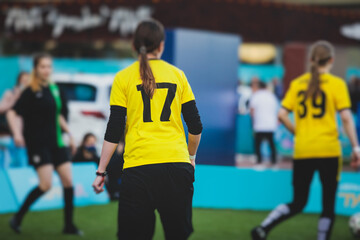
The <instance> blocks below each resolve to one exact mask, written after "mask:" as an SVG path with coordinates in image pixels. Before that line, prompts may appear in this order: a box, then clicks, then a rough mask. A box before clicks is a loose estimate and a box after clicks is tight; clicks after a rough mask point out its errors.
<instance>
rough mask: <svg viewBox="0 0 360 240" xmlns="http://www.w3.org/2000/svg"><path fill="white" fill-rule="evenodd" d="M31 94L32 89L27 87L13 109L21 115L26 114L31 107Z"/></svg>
mask: <svg viewBox="0 0 360 240" xmlns="http://www.w3.org/2000/svg"><path fill="white" fill-rule="evenodd" d="M30 94H31V89H30V88H27V89H25V90H24V91H23V92H22V93H21V95H20V97H19V99H18V100H17V101H16V103H15V105H14V106H13V107H12V109H13V110H14V111H15V112H16V113H17V114H18V115H20V116H24V115H26V113H27V110H28V109H29V104H31V103H30Z"/></svg>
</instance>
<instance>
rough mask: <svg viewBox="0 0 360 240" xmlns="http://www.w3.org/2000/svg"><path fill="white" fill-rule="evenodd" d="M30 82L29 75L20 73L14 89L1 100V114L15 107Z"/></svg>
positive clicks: (7, 92)
mask: <svg viewBox="0 0 360 240" xmlns="http://www.w3.org/2000/svg"><path fill="white" fill-rule="evenodd" d="M29 81H30V79H29V73H27V72H20V73H19V75H18V77H17V80H16V85H15V87H14V89H13V90H8V91H6V92H5V93H4V95H3V97H2V99H1V100H0V114H4V113H5V112H6V111H7V110H9V109H11V108H12V106H14V104H15V102H16V100H17V99H18V98H19V96H20V95H21V92H22V91H23V90H24V89H25V88H26V87H27V86H28V85H29Z"/></svg>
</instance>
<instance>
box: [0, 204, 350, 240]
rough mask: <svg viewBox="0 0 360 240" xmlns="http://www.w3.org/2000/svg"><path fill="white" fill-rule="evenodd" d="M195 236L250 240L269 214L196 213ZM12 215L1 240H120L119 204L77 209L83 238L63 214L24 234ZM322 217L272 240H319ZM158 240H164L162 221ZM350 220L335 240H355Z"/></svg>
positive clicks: (290, 224) (36, 216)
mask: <svg viewBox="0 0 360 240" xmlns="http://www.w3.org/2000/svg"><path fill="white" fill-rule="evenodd" d="M193 213H194V215H193V223H194V229H195V232H194V233H193V234H192V236H191V237H190V240H213V239H214V240H215V239H216V240H235V239H236V240H250V234H249V231H250V230H251V229H252V227H254V226H255V225H257V224H259V223H260V222H261V221H262V220H263V218H264V217H265V216H266V215H267V214H268V212H253V211H235V210H213V209H194V211H193ZM10 217H11V214H3V215H0V239H1V240H60V239H62V240H65V239H69V240H76V239H89V240H116V236H115V234H116V224H117V220H116V219H117V202H112V203H110V204H108V205H99V206H89V207H81V208H77V209H76V211H75V221H76V223H77V225H78V227H79V228H80V229H82V230H83V231H84V233H85V235H84V236H83V237H74V236H64V235H62V234H61V231H62V226H63V215H62V210H52V211H42V212H30V213H29V214H28V215H27V216H26V217H25V219H24V222H23V225H22V234H20V235H19V234H16V233H14V232H13V231H12V230H11V229H10V228H9V227H8V220H9V218H10ZM317 220H318V215H312V214H300V215H298V216H296V217H294V218H292V219H290V220H289V221H287V222H285V223H283V224H281V225H280V226H279V227H278V228H276V229H275V230H274V231H273V232H271V234H270V236H269V238H268V240H316V232H317ZM154 239H155V240H160V239H164V235H163V230H162V226H161V223H160V221H159V218H157V222H156V231H155V236H154ZM353 239H354V238H353V237H352V236H351V234H350V231H349V227H348V217H342V216H338V217H337V219H336V223H335V226H334V230H333V235H332V240H353Z"/></svg>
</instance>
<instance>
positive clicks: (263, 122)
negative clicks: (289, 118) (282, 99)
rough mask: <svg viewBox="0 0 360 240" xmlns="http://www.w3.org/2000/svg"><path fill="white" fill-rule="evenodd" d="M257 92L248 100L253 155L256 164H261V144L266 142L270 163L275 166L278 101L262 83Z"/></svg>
mask: <svg viewBox="0 0 360 240" xmlns="http://www.w3.org/2000/svg"><path fill="white" fill-rule="evenodd" d="M258 84H259V90H257V91H256V92H255V93H254V94H253V96H252V97H251V99H250V114H251V117H252V119H253V128H254V132H255V153H256V157H257V163H258V164H261V163H262V154H261V143H262V142H263V141H264V140H266V141H268V142H269V145H270V149H271V162H272V164H276V147H275V142H274V133H275V131H276V128H277V123H278V120H277V112H278V101H277V99H276V96H275V95H274V94H273V93H272V92H270V91H269V90H268V89H267V88H266V84H265V83H264V82H261V81H260V82H259V83H258Z"/></svg>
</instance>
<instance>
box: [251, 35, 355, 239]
mask: <svg viewBox="0 0 360 240" xmlns="http://www.w3.org/2000/svg"><path fill="white" fill-rule="evenodd" d="M334 58H335V54H334V48H333V46H332V45H331V44H330V43H329V42H326V41H318V42H316V43H315V44H314V45H313V46H312V49H311V53H310V64H311V70H310V72H309V73H305V74H303V75H301V76H300V77H298V78H296V79H295V80H293V81H292V83H291V85H290V88H289V90H288V91H287V93H286V96H285V98H284V99H283V101H282V108H281V109H280V111H279V119H280V121H281V122H282V123H283V124H284V125H285V127H286V128H287V129H288V130H289V131H290V132H292V133H293V134H294V137H295V141H294V142H295V146H294V165H293V201H292V202H291V203H289V204H282V205H279V206H278V207H277V208H276V209H275V210H273V211H272V212H271V213H270V214H269V215H268V217H267V218H266V219H265V220H264V221H263V222H262V223H261V225H260V226H258V227H256V228H254V229H253V230H252V232H251V235H252V239H253V240H262V239H266V237H267V235H268V234H269V232H270V231H271V230H272V229H273V228H274V227H275V226H277V225H278V224H279V223H281V222H283V221H285V220H287V219H289V218H291V217H293V216H295V215H296V214H298V213H300V212H302V210H303V209H304V207H305V205H306V203H307V200H308V196H309V191H310V184H311V181H312V178H313V175H314V173H315V171H318V172H319V175H320V180H321V183H322V199H323V200H322V213H321V216H320V219H319V222H318V237H317V239H318V240H329V239H330V236H331V230H332V227H333V224H334V220H335V210H334V208H335V197H336V190H337V185H338V181H339V179H340V172H341V167H342V158H341V145H340V142H339V139H338V135H339V134H338V127H337V120H336V113H337V112H338V113H339V114H340V116H341V120H342V123H343V126H344V129H345V131H346V134H347V135H348V137H349V139H350V142H351V145H352V147H353V153H352V161H351V165H352V166H353V167H356V166H359V165H360V147H359V143H358V138H357V135H356V131H355V127H354V122H353V118H352V114H351V110H350V108H351V103H350V97H349V93H348V89H347V86H346V83H345V81H344V80H343V79H341V78H339V77H337V76H334V75H332V74H331V73H330V70H331V68H332V65H333V62H334ZM290 112H294V117H295V125H294V124H293V123H292V122H291V121H290V118H289V116H288V114H289V113H290ZM294 234H295V233H294Z"/></svg>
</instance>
